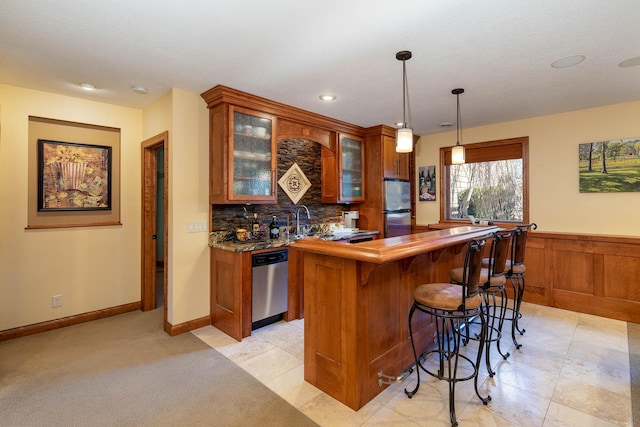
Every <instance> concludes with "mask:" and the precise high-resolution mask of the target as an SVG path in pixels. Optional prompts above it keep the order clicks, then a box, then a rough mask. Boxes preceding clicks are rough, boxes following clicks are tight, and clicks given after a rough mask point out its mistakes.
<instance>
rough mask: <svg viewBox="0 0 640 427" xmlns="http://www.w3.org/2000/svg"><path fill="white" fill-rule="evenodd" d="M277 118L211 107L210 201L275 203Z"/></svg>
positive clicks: (253, 111)
mask: <svg viewBox="0 0 640 427" xmlns="http://www.w3.org/2000/svg"><path fill="white" fill-rule="evenodd" d="M276 122H277V119H276V117H275V116H273V115H271V114H267V113H263V112H260V111H256V110H251V109H247V108H242V107H237V106H234V105H229V104H220V105H218V106H216V107H215V108H212V109H210V126H211V129H210V162H211V163H210V166H211V167H210V176H211V182H210V202H211V203H213V204H225V203H238V204H239V203H256V204H260V203H276V202H277V191H276V190H277V187H276V184H277V183H276V168H277V144H276V141H275V138H274V134H275V129H276Z"/></svg>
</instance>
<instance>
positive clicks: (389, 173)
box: [382, 135, 409, 181]
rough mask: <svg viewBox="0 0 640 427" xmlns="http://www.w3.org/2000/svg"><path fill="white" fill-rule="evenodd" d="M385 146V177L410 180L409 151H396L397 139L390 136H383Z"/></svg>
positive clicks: (383, 159)
mask: <svg viewBox="0 0 640 427" xmlns="http://www.w3.org/2000/svg"><path fill="white" fill-rule="evenodd" d="M382 144H383V147H384V150H383V155H382V162H383V177H384V178H391V179H402V180H407V181H408V180H409V153H397V152H396V139H395V138H392V137H390V136H386V135H383V136H382Z"/></svg>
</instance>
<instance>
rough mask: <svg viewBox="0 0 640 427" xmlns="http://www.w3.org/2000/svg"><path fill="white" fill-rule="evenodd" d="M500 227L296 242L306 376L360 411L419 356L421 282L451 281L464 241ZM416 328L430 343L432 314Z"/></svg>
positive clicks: (295, 265) (421, 343)
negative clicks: (416, 306)
mask: <svg viewBox="0 0 640 427" xmlns="http://www.w3.org/2000/svg"><path fill="white" fill-rule="evenodd" d="M496 229H497V228H496V227H471V226H463V227H457V228H452V229H447V230H437V231H430V232H425V233H420V234H412V235H407V236H399V237H392V238H387V239H379V240H374V241H368V242H362V243H357V244H344V243H336V242H327V241H321V240H316V239H303V240H301V241H299V242H297V243H296V244H295V245H292V246H290V247H289V251H290V254H291V255H292V257H290V265H289V268H290V274H291V272H292V269H293V271H295V273H294V275H295V277H296V282H297V283H299V284H302V285H303V295H304V298H303V300H304V319H305V320H304V378H305V380H306V381H307V382H309V383H311V384H313V385H314V386H316V387H317V388H319V389H320V390H322V391H324V392H325V393H327V394H329V395H330V396H332V397H333V398H335V399H337V400H338V401H340V402H342V403H343V404H345V405H347V406H348V407H350V408H352V409H354V410H358V409H360V408H362V407H363V406H364V405H365V404H366V403H367V402H369V401H370V400H371V399H373V398H374V397H375V396H376V395H377V394H379V393H380V392H381V391H382V390H384V388H385V387H386V386H387V384H388V383H390V382H394V381H399V380H400V379H401V378H402V377H403V375H402V373H403V372H405V371H406V370H407V369H408V368H410V367H411V365H413V363H414V360H413V352H412V349H411V342H410V340H409V327H408V317H409V310H410V308H411V304H412V303H413V292H414V290H415V288H417V287H418V286H420V285H421V284H424V283H435V282H443V281H444V282H448V281H449V270H450V269H451V268H454V267H458V266H461V265H462V264H463V260H464V254H465V251H464V248H465V247H466V243H467V242H468V241H470V240H472V239H474V238H477V237H483V236H486V235H487V234H488V233H490V232H491V231H494V230H496ZM292 262H293V264H292ZM290 278H291V276H290ZM412 328H413V336H414V339H415V341H416V348H417V350H418V351H419V352H422V351H425V350H427V349H428V348H430V346H431V345H432V344H433V332H434V327H433V324H432V321H431V318H430V316H427V315H425V314H419V315H414V317H413V320H412Z"/></svg>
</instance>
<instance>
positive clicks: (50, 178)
mask: <svg viewBox="0 0 640 427" xmlns="http://www.w3.org/2000/svg"><path fill="white" fill-rule="evenodd" d="M111 181H112V147H110V146H103V145H93V144H82V143H76V142H63V141H54V140H48V139H38V205H37V210H38V212H55V211H109V210H111V208H112V204H111V199H112V190H111Z"/></svg>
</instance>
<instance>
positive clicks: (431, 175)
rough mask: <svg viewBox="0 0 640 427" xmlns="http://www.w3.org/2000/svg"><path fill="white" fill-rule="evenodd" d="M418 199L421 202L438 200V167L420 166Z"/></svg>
mask: <svg viewBox="0 0 640 427" xmlns="http://www.w3.org/2000/svg"><path fill="white" fill-rule="evenodd" d="M418 172H419V175H418V176H419V182H418V200H420V201H421V202H435V201H436V167H435V165H434V166H420V167H419V168H418Z"/></svg>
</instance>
